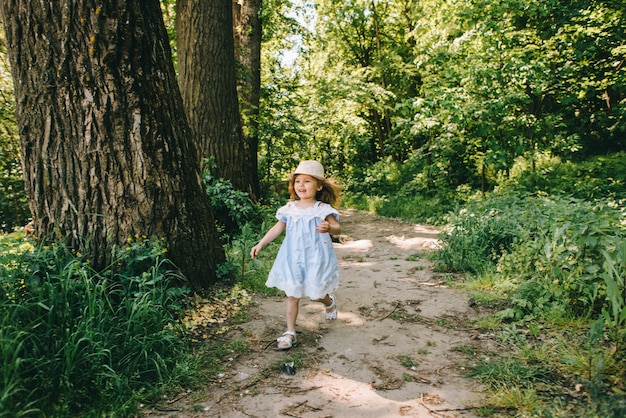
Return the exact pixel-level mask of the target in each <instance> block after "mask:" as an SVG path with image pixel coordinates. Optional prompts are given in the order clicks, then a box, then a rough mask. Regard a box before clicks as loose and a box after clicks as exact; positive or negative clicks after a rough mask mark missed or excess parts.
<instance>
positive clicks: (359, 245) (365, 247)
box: [341, 239, 374, 251]
mask: <svg viewBox="0 0 626 418" xmlns="http://www.w3.org/2000/svg"><path fill="white" fill-rule="evenodd" d="M373 247H374V243H373V242H372V240H369V239H360V240H358V241H348V242H346V243H344V244H341V248H344V249H349V250H362V251H369V250H371V249H372V248H373Z"/></svg>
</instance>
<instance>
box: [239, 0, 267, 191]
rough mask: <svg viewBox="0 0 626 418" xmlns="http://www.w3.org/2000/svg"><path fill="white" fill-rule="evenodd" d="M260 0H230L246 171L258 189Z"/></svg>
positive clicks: (255, 189)
mask: <svg viewBox="0 0 626 418" xmlns="http://www.w3.org/2000/svg"><path fill="white" fill-rule="evenodd" d="M261 5H262V0H233V33H234V36H235V57H236V59H237V62H238V63H239V72H238V73H239V82H238V83H237V91H238V93H239V105H240V106H241V116H242V119H243V135H244V141H245V144H246V145H245V146H244V152H246V153H247V156H246V157H247V158H246V163H247V167H246V168H245V170H246V171H249V172H250V173H252V174H253V176H254V177H253V179H252V181H253V188H254V192H255V194H256V195H258V193H259V175H258V165H259V162H258V152H259V137H258V127H259V102H260V99H261V41H262V36H263V33H262V32H263V31H262V21H261V16H260V13H261V7H262V6H261Z"/></svg>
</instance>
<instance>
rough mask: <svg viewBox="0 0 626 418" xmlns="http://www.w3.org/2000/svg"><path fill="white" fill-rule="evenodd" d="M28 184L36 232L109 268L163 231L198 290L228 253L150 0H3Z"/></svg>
mask: <svg viewBox="0 0 626 418" xmlns="http://www.w3.org/2000/svg"><path fill="white" fill-rule="evenodd" d="M1 4H2V15H3V19H4V23H5V30H6V35H7V44H8V50H9V56H10V60H11V66H12V72H13V78H14V83H15V96H16V102H17V121H18V125H19V131H20V138H21V144H22V157H23V161H24V166H25V173H24V174H25V181H26V187H27V192H28V195H29V198H30V206H31V211H32V213H33V216H34V219H35V223H36V230H37V233H38V236H39V237H40V238H42V239H44V238H52V237H60V238H63V239H65V240H66V241H65V242H66V244H67V245H69V246H70V247H71V248H75V249H77V250H79V251H81V252H82V253H84V254H86V255H87V256H88V257H89V258H90V259H91V260H92V263H93V265H94V267H95V268H98V269H99V268H102V267H105V266H106V265H108V263H109V261H110V256H111V253H112V248H113V246H115V245H121V244H123V243H124V242H125V240H127V239H128V238H132V237H134V236H135V235H136V234H139V235H140V236H141V235H146V236H156V237H163V238H165V239H166V241H167V242H168V246H169V253H168V255H169V257H170V259H171V260H172V261H174V262H175V263H176V264H177V266H178V267H179V268H180V269H181V271H182V272H183V273H184V274H185V275H186V277H187V278H188V279H189V281H190V283H191V284H192V286H194V287H195V288H206V287H208V286H209V285H210V284H212V283H214V282H215V281H216V280H217V278H216V270H217V266H218V264H220V263H222V262H223V261H224V259H225V257H224V252H223V249H222V248H221V246H220V245H219V242H218V236H217V232H216V230H215V226H214V223H213V219H212V215H211V208H210V204H209V200H208V196H207V194H206V193H205V191H204V188H203V186H202V182H201V178H200V167H199V164H198V158H197V151H196V149H195V146H194V144H193V143H190V141H189V138H190V134H189V126H188V125H187V122H186V119H185V114H184V110H183V104H182V99H181V96H180V92H179V90H178V85H177V82H176V78H175V73H174V68H173V65H172V60H171V51H170V47H169V44H168V39H167V34H166V31H165V27H164V25H163V18H162V15H161V9H160V7H159V1H158V0H141V1H135V0H132V1H130V0H129V1H127V0H105V1H102V0H100V1H96V0H58V1H46V2H40V1H30V0H3V1H2V2H1Z"/></svg>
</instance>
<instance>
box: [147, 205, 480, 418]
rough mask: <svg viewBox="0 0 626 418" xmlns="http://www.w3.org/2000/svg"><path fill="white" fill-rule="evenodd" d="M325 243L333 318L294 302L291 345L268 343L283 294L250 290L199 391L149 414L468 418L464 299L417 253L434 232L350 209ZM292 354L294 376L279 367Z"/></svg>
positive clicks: (472, 314) (473, 338)
mask: <svg viewBox="0 0 626 418" xmlns="http://www.w3.org/2000/svg"><path fill="white" fill-rule="evenodd" d="M341 215H342V216H341V224H342V227H343V235H342V236H341V243H337V244H335V250H336V253H337V258H338V260H339V267H340V275H341V284H340V288H339V289H338V291H337V292H336V295H337V304H338V308H339V317H338V320H337V321H335V323H333V324H330V325H329V324H327V323H326V322H325V321H324V309H323V307H322V305H321V304H319V303H314V302H311V301H309V300H304V299H303V300H302V302H301V308H300V315H299V317H298V343H297V345H296V346H295V347H294V348H292V349H291V350H289V351H278V350H276V348H275V347H276V344H275V339H276V337H278V336H279V335H280V334H281V333H282V332H283V331H284V323H285V321H284V313H285V306H286V304H285V298H284V297H264V296H255V303H254V304H253V306H252V307H251V308H250V314H251V315H250V320H249V321H248V322H246V323H243V324H240V325H237V326H236V327H234V329H232V330H231V331H230V332H229V333H228V334H227V336H226V337H227V338H232V339H233V340H240V341H246V342H247V344H248V350H247V351H245V352H243V353H237V354H234V355H233V356H234V357H233V358H232V359H230V362H229V367H228V369H227V371H226V373H224V374H223V375H220V376H216V377H215V379H214V380H213V381H211V382H209V383H208V384H207V387H206V390H205V391H203V392H201V393H200V392H198V391H195V392H193V393H185V394H181V395H179V396H177V397H176V398H173V399H170V400H168V401H167V402H164V403H163V405H160V406H158V407H154V408H152V409H150V410H146V411H145V414H144V415H143V416H149V417H168V418H171V417H224V418H230V417H284V416H286V417H376V418H384V417H475V416H477V415H476V414H475V410H476V409H475V408H476V407H477V406H478V405H479V404H480V400H481V399H482V398H483V393H482V388H481V387H480V386H479V385H478V383H477V382H476V381H474V380H472V379H470V378H467V377H463V374H464V372H465V371H466V369H465V368H466V366H467V365H470V364H473V363H475V362H476V361H477V355H478V354H476V353H480V352H481V351H482V350H481V344H483V342H482V341H481V339H480V338H479V337H477V332H476V331H475V330H474V329H473V328H472V320H473V319H475V318H476V317H477V315H478V313H477V312H476V311H475V310H474V309H473V308H471V307H469V304H468V296H467V295H465V294H463V293H462V292H460V291H459V290H458V289H454V288H450V287H448V286H446V283H449V281H450V280H455V278H454V277H450V276H446V275H443V274H441V273H436V272H433V270H432V261H430V260H428V259H427V258H426V257H424V254H425V253H426V252H428V251H432V249H433V248H434V247H435V246H436V245H437V235H438V231H437V230H435V229H434V228H430V227H425V226H420V225H412V224H407V223H403V222H399V221H396V220H391V219H386V218H380V217H376V216H374V215H371V214H368V213H365V212H358V211H343V212H342V213H341ZM293 360H296V364H297V366H296V368H295V374H294V375H288V374H286V373H284V372H283V367H282V366H283V365H284V364H285V363H286V362H290V361H293Z"/></svg>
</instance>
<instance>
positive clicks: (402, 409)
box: [281, 370, 441, 418]
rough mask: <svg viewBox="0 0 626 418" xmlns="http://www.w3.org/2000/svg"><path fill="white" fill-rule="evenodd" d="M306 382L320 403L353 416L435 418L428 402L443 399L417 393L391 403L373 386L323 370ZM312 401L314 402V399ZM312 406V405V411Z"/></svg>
mask: <svg viewBox="0 0 626 418" xmlns="http://www.w3.org/2000/svg"><path fill="white" fill-rule="evenodd" d="M306 380H308V381H309V382H310V384H311V387H310V388H308V389H305V390H306V391H311V392H312V393H315V394H316V395H315V396H314V397H313V398H314V399H317V400H318V402H320V403H323V402H327V403H332V404H333V409H335V410H344V411H345V410H350V411H351V416H359V417H376V418H386V417H398V416H411V417H418V418H419V417H432V415H431V414H430V412H429V410H430V411H433V409H432V406H433V405H432V404H431V405H430V406H428V405H427V404H428V401H427V400H428V399H441V398H440V397H439V396H437V395H436V394H430V393H424V392H421V393H415V395H416V396H412V397H410V398H409V399H406V400H394V399H389V398H387V397H384V396H381V394H379V393H378V392H377V391H376V390H375V389H374V388H373V387H372V384H371V383H369V382H362V381H359V380H355V379H350V378H347V377H345V376H343V375H341V374H337V373H334V372H333V371H331V370H321V371H319V372H318V373H316V374H314V375H312V376H309V377H307V378H306ZM431 390H432V388H431ZM435 391H436V389H435ZM382 393H385V392H384V391H383V392H382ZM309 399H311V397H310V396H309ZM292 401H295V400H292ZM341 404H344V405H343V406H342V405H341ZM301 405H302V404H301V403H297V402H292V406H287V407H286V408H285V407H283V408H282V409H281V412H282V413H288V412H304V411H297V407H298V406H301ZM311 406H312V405H309V407H311ZM320 406H321V405H320ZM320 409H324V408H320ZM294 416H295V415H294Z"/></svg>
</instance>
